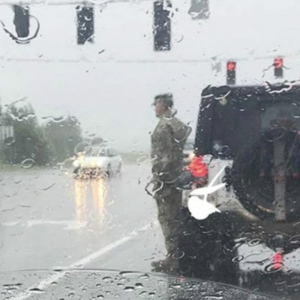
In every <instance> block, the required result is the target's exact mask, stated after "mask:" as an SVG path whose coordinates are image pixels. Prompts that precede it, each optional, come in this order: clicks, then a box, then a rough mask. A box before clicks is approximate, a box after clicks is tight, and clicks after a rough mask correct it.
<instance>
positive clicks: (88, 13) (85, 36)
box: [76, 6, 94, 45]
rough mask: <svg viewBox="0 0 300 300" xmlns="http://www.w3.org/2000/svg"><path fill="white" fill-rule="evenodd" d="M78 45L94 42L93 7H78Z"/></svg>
mask: <svg viewBox="0 0 300 300" xmlns="http://www.w3.org/2000/svg"><path fill="white" fill-rule="evenodd" d="M76 9H77V44H78V45H83V44H85V42H90V43H92V42H93V35H94V8H93V7H92V6H89V7H88V6H77V7H76Z"/></svg>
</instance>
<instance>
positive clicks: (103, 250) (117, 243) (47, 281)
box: [10, 221, 158, 300]
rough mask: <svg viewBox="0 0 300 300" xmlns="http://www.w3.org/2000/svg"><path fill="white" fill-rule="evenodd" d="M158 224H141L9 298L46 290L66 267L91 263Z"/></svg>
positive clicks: (26, 296)
mask: <svg viewBox="0 0 300 300" xmlns="http://www.w3.org/2000/svg"><path fill="white" fill-rule="evenodd" d="M157 225H158V222H157V221H155V222H153V223H150V224H147V225H146V226H143V227H142V228H140V229H137V230H133V231H132V232H130V233H129V234H128V235H127V236H125V237H122V238H121V239H119V240H117V241H115V242H112V243H111V244H109V245H107V246H105V247H104V248H101V249H99V250H98V251H96V252H94V253H92V254H90V255H88V256H86V257H84V258H82V259H80V260H78V261H77V262H75V263H73V264H72V265H70V266H68V267H66V268H62V270H63V271H60V272H59V273H56V274H53V275H50V276H48V277H47V278H45V279H43V280H41V281H40V282H38V283H37V285H34V286H32V287H30V288H28V289H27V291H24V292H21V293H19V294H18V295H16V296H14V297H11V298H10V299H11V300H25V299H28V298H29V297H31V296H33V295H36V293H35V292H34V291H31V289H36V288H38V289H40V290H46V289H47V287H49V286H50V285H51V284H52V283H53V282H57V281H59V280H60V279H62V278H63V277H64V276H65V275H66V274H67V272H68V269H75V268H79V266H80V267H84V266H85V265H87V264H89V263H91V262H92V261H94V260H96V259H98V258H99V257H101V256H103V255H104V254H106V253H108V252H110V251H111V250H113V249H115V248H117V247H119V246H121V245H122V244H125V243H126V242H128V241H130V240H132V239H133V238H134V237H136V236H137V235H138V234H139V233H140V232H143V231H147V230H149V229H150V228H153V227H155V226H157Z"/></svg>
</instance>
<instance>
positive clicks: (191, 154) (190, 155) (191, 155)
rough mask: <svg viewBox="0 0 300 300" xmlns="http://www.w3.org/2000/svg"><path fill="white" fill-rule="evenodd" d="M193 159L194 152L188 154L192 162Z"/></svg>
mask: <svg viewBox="0 0 300 300" xmlns="http://www.w3.org/2000/svg"><path fill="white" fill-rule="evenodd" d="M194 157H195V153H194V152H191V153H190V154H189V159H190V160H192V159H193V158H194Z"/></svg>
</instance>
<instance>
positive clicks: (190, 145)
mask: <svg viewBox="0 0 300 300" xmlns="http://www.w3.org/2000/svg"><path fill="white" fill-rule="evenodd" d="M193 156H194V141H193V140H192V139H188V140H187V141H186V143H185V145H184V149H183V162H184V165H187V164H189V163H190V161H191V158H192V157H193Z"/></svg>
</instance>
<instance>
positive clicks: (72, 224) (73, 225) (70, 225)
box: [0, 220, 88, 230]
mask: <svg viewBox="0 0 300 300" xmlns="http://www.w3.org/2000/svg"><path fill="white" fill-rule="evenodd" d="M87 223H88V222H78V221H69V220H60V221H53V220H28V221H19V222H3V223H0V224H1V225H3V226H16V225H20V226H23V227H33V226H39V225H62V226H65V228H64V229H65V230H68V229H80V228H83V227H85V226H86V225H87Z"/></svg>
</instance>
